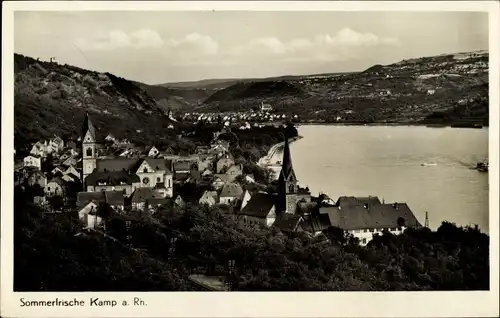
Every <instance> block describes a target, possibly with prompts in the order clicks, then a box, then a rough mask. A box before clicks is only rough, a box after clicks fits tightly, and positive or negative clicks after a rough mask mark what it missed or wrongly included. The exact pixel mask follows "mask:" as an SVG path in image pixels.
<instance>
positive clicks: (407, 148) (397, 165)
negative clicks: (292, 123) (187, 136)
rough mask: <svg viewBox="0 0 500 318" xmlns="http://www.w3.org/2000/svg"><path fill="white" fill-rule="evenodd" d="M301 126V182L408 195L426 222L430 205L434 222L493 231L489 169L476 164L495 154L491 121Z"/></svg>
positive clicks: (395, 197)
mask: <svg viewBox="0 0 500 318" xmlns="http://www.w3.org/2000/svg"><path fill="white" fill-rule="evenodd" d="M298 131H299V134H300V135H301V136H303V137H304V138H302V139H300V140H298V141H296V142H293V143H291V144H290V150H291V153H292V162H293V166H294V169H295V173H296V174H297V178H298V180H299V184H300V185H301V186H308V187H309V188H310V190H311V191H312V193H313V194H314V195H317V194H318V193H319V192H320V191H322V192H324V193H327V194H328V195H329V196H330V197H331V198H332V199H334V200H336V199H337V198H338V197H339V196H344V195H346V196H368V195H372V196H378V197H379V198H380V200H382V199H384V200H385V202H386V203H389V202H390V203H392V202H406V203H408V205H409V207H410V208H411V209H412V211H413V213H414V214H415V215H416V217H417V218H418V219H419V221H420V222H421V223H422V224H424V221H425V212H426V211H428V214H429V226H430V228H432V229H436V228H437V227H439V225H440V224H441V222H442V221H444V220H447V221H450V222H455V223H456V224H457V225H469V224H477V225H478V226H479V227H480V229H481V230H482V231H483V232H486V233H488V231H489V224H488V220H489V213H488V210H489V208H488V206H489V203H488V197H489V195H488V173H480V172H478V171H476V170H474V169H471V167H472V166H475V164H476V162H477V161H481V160H483V159H485V158H486V157H487V155H488V129H458V128H427V127H421V126H406V127H405V126H321V125H304V126H300V127H298ZM282 155H283V154H282V151H278V152H277V153H276V154H275V155H274V157H273V158H272V161H273V162H276V161H278V160H282V158H281V157H282ZM422 163H428V164H430V165H427V166H422Z"/></svg>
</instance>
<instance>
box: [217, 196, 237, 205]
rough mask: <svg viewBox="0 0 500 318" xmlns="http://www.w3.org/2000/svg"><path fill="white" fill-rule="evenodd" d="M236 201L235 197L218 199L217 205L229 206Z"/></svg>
mask: <svg viewBox="0 0 500 318" xmlns="http://www.w3.org/2000/svg"><path fill="white" fill-rule="evenodd" d="M236 199H237V198H235V197H220V198H219V203H220V204H230V203H231V202H233V201H234V200H236Z"/></svg>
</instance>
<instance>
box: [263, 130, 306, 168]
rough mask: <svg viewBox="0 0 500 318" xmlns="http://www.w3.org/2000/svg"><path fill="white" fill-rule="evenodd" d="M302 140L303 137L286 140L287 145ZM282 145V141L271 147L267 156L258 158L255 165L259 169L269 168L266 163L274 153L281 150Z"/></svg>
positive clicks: (283, 143)
mask: <svg viewBox="0 0 500 318" xmlns="http://www.w3.org/2000/svg"><path fill="white" fill-rule="evenodd" d="M302 138H304V137H303V136H300V135H298V136H296V137H293V138H290V139H288V143H292V142H295V141H297V140H300V139H302ZM284 145H285V142H284V141H282V142H279V143H277V144H274V145H272V146H271V148H270V149H269V150H268V151H267V154H266V155H265V156H264V157H261V158H259V161H258V162H257V165H259V166H261V167H266V168H267V166H269V165H270V163H266V161H268V160H270V159H271V157H272V156H273V155H274V153H275V152H276V151H278V150H280V148H282V147H283V146H284Z"/></svg>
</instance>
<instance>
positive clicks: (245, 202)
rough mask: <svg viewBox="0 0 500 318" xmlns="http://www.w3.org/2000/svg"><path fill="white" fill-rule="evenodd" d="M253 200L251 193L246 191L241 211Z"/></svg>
mask: <svg viewBox="0 0 500 318" xmlns="http://www.w3.org/2000/svg"><path fill="white" fill-rule="evenodd" d="M251 198H252V195H250V192H249V191H248V190H246V191H245V194H244V195H243V200H242V202H241V209H243V208H244V207H245V206H246V205H247V204H248V201H250V199H251Z"/></svg>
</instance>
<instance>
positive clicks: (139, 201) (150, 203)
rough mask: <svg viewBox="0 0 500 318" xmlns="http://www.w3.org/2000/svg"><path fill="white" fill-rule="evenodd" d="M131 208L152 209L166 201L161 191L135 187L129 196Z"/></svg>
mask: <svg viewBox="0 0 500 318" xmlns="http://www.w3.org/2000/svg"><path fill="white" fill-rule="evenodd" d="M130 202H131V205H132V209H135V210H139V211H145V210H148V211H154V210H155V209H156V208H158V207H160V206H161V205H163V204H165V203H167V202H168V199H166V198H165V197H164V196H163V195H162V194H161V193H158V192H156V191H154V189H151V188H137V189H135V191H134V193H133V194H132V196H131V197H130Z"/></svg>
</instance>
